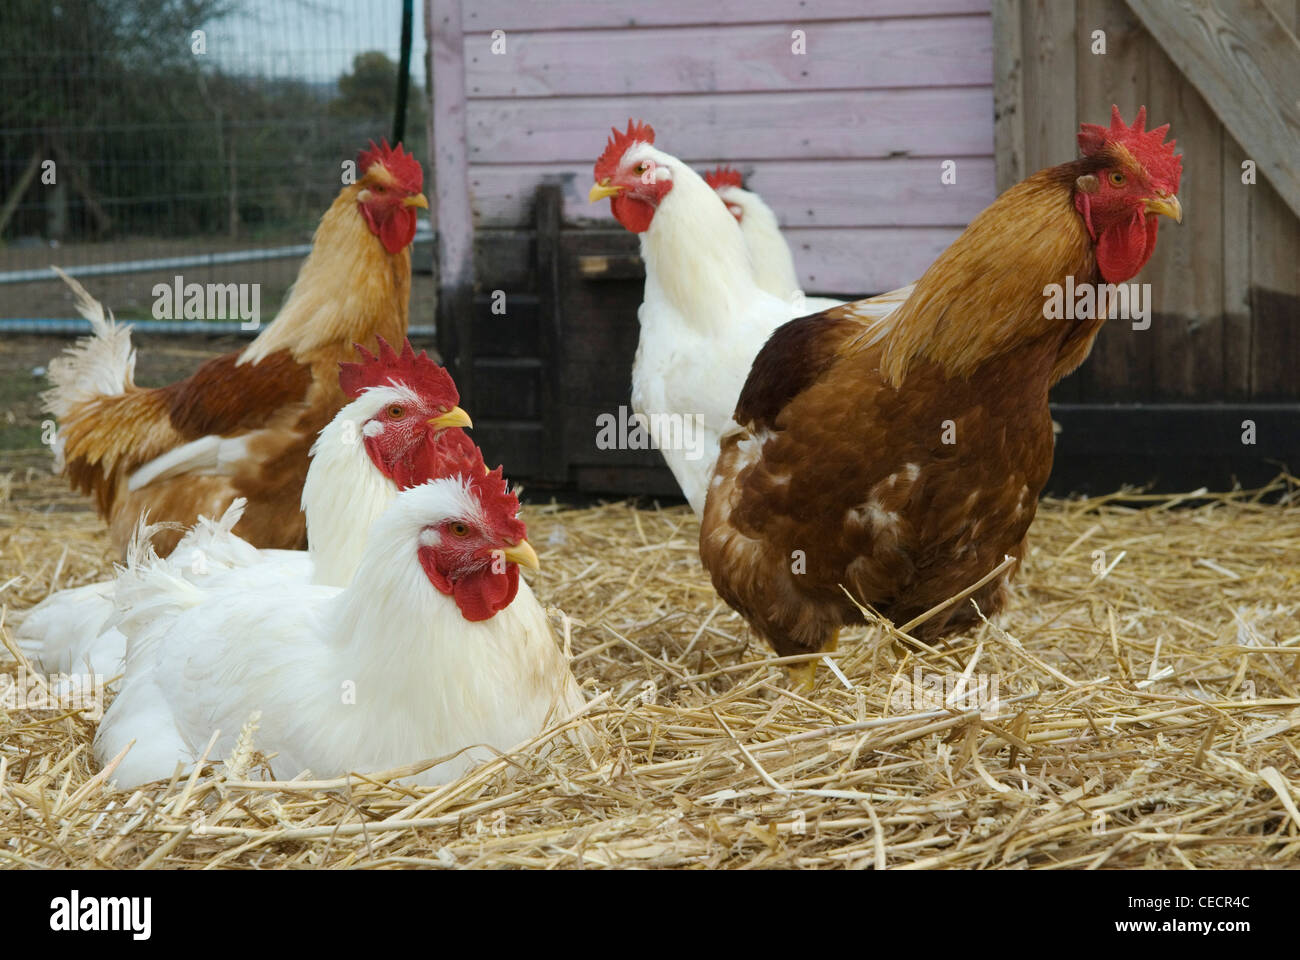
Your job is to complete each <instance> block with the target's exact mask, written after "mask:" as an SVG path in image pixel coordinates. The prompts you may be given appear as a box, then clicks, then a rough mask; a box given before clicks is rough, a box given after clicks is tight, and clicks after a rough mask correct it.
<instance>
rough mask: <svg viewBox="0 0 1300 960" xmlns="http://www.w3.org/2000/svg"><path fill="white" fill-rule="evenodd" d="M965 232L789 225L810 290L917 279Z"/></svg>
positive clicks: (886, 285) (878, 289) (861, 289)
mask: <svg viewBox="0 0 1300 960" xmlns="http://www.w3.org/2000/svg"><path fill="white" fill-rule="evenodd" d="M960 234H961V228H959V227H918V228H915V229H908V228H901V227H878V228H874V229H872V228H868V229H859V230H836V229H821V228H816V229H804V230H787V231H786V235H785V236H786V242H788V243H789V244H790V251H791V253H792V254H793V255H794V262H795V268H796V270H797V271H798V273H799V281H800V283H802V284H803V287H804V290H805V291H806V292H808V293H845V294H860V293H884V292H885V291H886V290H893V289H895V288H896V287H901V286H903V285H904V284H906V283H911V282H912V281H913V280H915V279H916V278H917V277H919V276H920V275H921V274H922V273H924V272H925V269H926V268H927V267H928V266H930V264H931V263H933V262H934V261H935V258H937V257H938V256H939V254H941V253H942V252H943V251H944V250H946V249H947V248H948V246H949V244H951V243H952V242H953V241H954V240H956V239H957V237H958V236H959V235H960Z"/></svg>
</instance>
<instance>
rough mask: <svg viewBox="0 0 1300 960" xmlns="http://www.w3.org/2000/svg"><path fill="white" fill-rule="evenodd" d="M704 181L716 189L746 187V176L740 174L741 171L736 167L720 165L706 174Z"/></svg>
mask: <svg viewBox="0 0 1300 960" xmlns="http://www.w3.org/2000/svg"><path fill="white" fill-rule="evenodd" d="M704 182H705V183H707V184H708V185H709V186H711V187H712V188H713V189H714V190H719V189H721V188H722V187H740V188H742V189H743V188H744V186H745V178H744V177H742V176H741V175H740V171H739V170H737V169H736V168H735V167H725V166H719V167H715V168H714V169H712V170H710V171H709V172H708V173H706V174H705V175H704Z"/></svg>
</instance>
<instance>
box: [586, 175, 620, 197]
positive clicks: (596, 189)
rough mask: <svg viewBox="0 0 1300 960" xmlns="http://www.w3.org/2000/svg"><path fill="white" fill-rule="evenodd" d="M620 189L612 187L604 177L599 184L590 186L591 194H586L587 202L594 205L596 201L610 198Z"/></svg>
mask: <svg viewBox="0 0 1300 960" xmlns="http://www.w3.org/2000/svg"><path fill="white" fill-rule="evenodd" d="M622 189H623V188H622V187H619V186H614V185H613V184H611V183H610V182H609V178H608V177H606V178H605V179H604V180H602V181H600V183H593V184H592V185H591V192H590V193H588V194H587V202H588V203H595V202H596V201H597V200H604V199H605V198H606V197H612V196H614V195H616V194H618V193H619V192H620V191H622Z"/></svg>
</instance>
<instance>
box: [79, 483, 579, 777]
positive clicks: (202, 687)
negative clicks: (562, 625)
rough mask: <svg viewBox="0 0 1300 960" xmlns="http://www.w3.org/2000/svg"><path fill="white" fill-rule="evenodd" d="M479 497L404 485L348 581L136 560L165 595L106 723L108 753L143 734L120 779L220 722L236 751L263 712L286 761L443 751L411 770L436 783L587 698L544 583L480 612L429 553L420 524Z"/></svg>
mask: <svg viewBox="0 0 1300 960" xmlns="http://www.w3.org/2000/svg"><path fill="white" fill-rule="evenodd" d="M471 499H472V498H471V494H470V493H469V492H468V491H467V490H466V488H465V485H464V483H463V481H461V480H459V479H443V480H437V481H434V482H432V483H429V484H425V485H423V486H420V487H415V488H412V489H411V490H407V491H405V492H403V493H401V494H399V495H398V496H397V498H396V500H395V501H394V503H393V505H392V507H391V508H390V509H389V510H388V511H387V512H386V513H385V514H384V515H383V517H382V518H381V519H380V520H379V521H378V522H377V523H376V524H375V527H374V529H373V531H372V536H371V538H370V542H369V543H368V545H367V547H366V550H365V554H364V557H363V558H362V561H361V564H360V566H359V568H358V570H357V573H356V576H355V578H354V580H353V582H352V584H351V585H350V586H349V587H346V588H339V587H327V586H321V585H315V584H306V583H295V584H275V585H271V586H263V587H262V588H260V589H259V588H257V587H255V586H251V585H240V586H239V587H237V588H234V587H231V588H227V587H222V586H221V585H219V584H209V585H207V586H206V587H204V588H202V589H199V588H195V587H194V585H193V584H190V583H188V582H186V581H184V580H183V579H179V578H176V577H175V576H173V575H171V574H170V573H169V571H167V570H166V569H164V568H159V567H152V568H142V569H141V570H140V571H139V572H137V573H135V574H132V576H133V577H134V580H132V581H130V583H129V584H127V585H124V586H123V589H126V590H128V591H137V592H138V591H140V590H153V591H154V592H155V594H156V598H155V599H154V601H153V606H152V608H150V607H148V606H147V605H146V604H145V603H144V602H142V601H141V599H140V598H138V597H137V598H135V599H132V600H131V601H130V605H131V608H132V610H133V611H134V613H133V617H132V619H131V621H130V622H129V623H125V624H124V627H125V628H126V630H127V633H128V636H129V637H130V655H129V657H128V667H127V675H126V678H125V680H124V681H123V684H122V689H121V692H120V693H119V694H118V696H117V699H116V700H114V701H113V704H112V706H111V707H110V708H109V710H108V712H107V713H106V714H105V717H104V720H103V722H102V724H101V725H100V728H99V731H98V734H97V736H96V740H95V752H96V755H97V756H98V757H99V758H100V761H101V762H103V761H104V760H106V759H108V758H110V757H112V756H114V755H116V753H117V752H118V751H120V750H121V749H122V748H123V747H125V746H126V745H127V743H129V742H130V741H131V740H133V739H134V740H135V741H136V747H135V748H133V749H132V750H131V751H130V752H129V753H128V754H127V756H126V758H125V759H124V760H123V762H122V764H121V766H119V767H118V770H117V780H118V783H119V784H120V785H122V786H124V787H129V786H133V785H136V784H139V783H143V782H146V781H149V780H154V779H159V778H163V777H168V776H170V775H171V773H172V771H173V769H174V768H175V766H176V764H177V763H182V764H191V763H193V762H194V760H195V759H196V757H197V756H198V754H199V752H200V751H202V750H203V749H204V747H205V746H206V745H207V742H208V739H209V738H210V737H211V735H212V733H213V732H214V731H215V730H220V731H221V735H220V736H219V737H218V739H217V742H216V746H215V748H214V750H213V752H212V755H211V756H212V757H213V758H214V759H216V758H220V757H223V756H224V755H225V754H226V753H227V752H228V751H230V750H231V749H233V747H234V745H235V742H236V739H237V737H238V735H239V732H240V728H241V727H242V726H243V725H244V723H245V721H246V720H247V719H248V718H249V717H250V716H251V715H252V714H253V713H254V712H259V713H260V714H261V718H260V722H259V728H258V736H257V742H256V746H257V748H258V749H260V750H262V751H264V752H267V753H275V754H276V758H275V760H274V761H273V762H272V767H273V769H274V771H275V773H276V775H277V776H280V777H291V776H294V775H296V774H298V773H300V772H302V771H304V770H310V771H311V772H312V773H313V774H314V775H316V776H320V777H335V776H340V775H343V774H345V773H347V772H349V771H352V770H369V771H376V770H383V769H389V768H392V767H397V766H401V765H404V764H409V763H413V762H416V761H420V760H423V759H427V758H439V757H445V758H448V759H446V760H445V761H444V762H442V763H440V764H438V765H437V766H435V767H433V768H432V769H431V770H428V771H426V772H425V773H423V774H421V775H420V776H419V777H418V778H416V779H417V782H421V783H441V782H446V781H448V780H450V779H453V778H455V777H456V776H458V775H459V774H460V773H462V772H464V771H465V770H466V769H468V768H469V767H470V766H472V765H474V764H476V763H478V762H480V761H482V760H483V759H485V758H487V757H489V756H491V754H492V750H493V749H495V750H504V749H508V748H510V747H513V746H515V745H517V744H519V743H520V742H522V741H524V740H526V739H528V738H530V737H532V736H534V735H535V734H537V733H538V732H540V730H542V729H543V728H544V726H545V725H546V723H547V722H548V721H550V720H554V719H558V718H561V717H563V716H565V715H567V714H569V713H571V712H572V711H574V710H576V709H577V708H579V707H580V706H581V705H582V703H583V698H582V694H581V691H580V690H579V689H578V686H577V684H576V682H575V681H574V679H573V675H572V673H571V672H570V670H569V667H568V664H567V663H566V662H565V661H564V657H563V655H562V654H561V653H560V651H559V649H558V648H557V646H556V644H555V641H554V639H553V637H552V635H551V631H550V628H549V625H548V624H547V622H546V619H545V614H544V613H543V612H542V610H541V608H540V606H539V605H538V604H537V601H536V599H535V598H534V597H533V595H532V593H531V592H525V591H524V590H522V589H521V590H520V592H519V594H518V595H517V596H516V598H515V600H514V602H513V603H512V604H511V605H510V606H509V607H507V608H506V609H505V610H503V611H501V612H500V613H498V614H497V615H496V616H494V617H492V618H490V619H488V620H485V621H481V622H477V623H472V622H469V621H466V620H465V619H464V618H463V617H462V616H461V615H460V611H459V609H458V608H457V607H456V604H455V601H454V600H453V599H452V598H450V597H448V596H445V595H444V594H442V593H441V592H439V591H438V590H437V589H435V588H434V586H433V585H432V584H431V583H430V581H429V579H428V577H427V576H426V575H425V573H424V571H423V569H422V567H421V566H420V564H419V562H418V560H417V556H416V550H417V548H418V545H419V541H420V536H421V533H422V531H423V530H424V528H425V527H427V526H430V525H434V524H437V523H439V522H441V521H443V520H445V519H452V518H458V517H464V516H467V515H469V513H470V512H471V511H472V510H473V509H474V508H473V504H472V503H470V500H471ZM521 586H522V585H521ZM195 590H197V592H198V593H199V594H201V596H200V597H199V598H197V599H196V598H195V595H194V592H193V591H195Z"/></svg>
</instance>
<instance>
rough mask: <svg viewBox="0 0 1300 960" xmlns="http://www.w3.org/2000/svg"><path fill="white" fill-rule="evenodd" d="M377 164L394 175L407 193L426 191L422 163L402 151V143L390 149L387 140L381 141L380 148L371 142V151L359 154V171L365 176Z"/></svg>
mask: <svg viewBox="0 0 1300 960" xmlns="http://www.w3.org/2000/svg"><path fill="white" fill-rule="evenodd" d="M376 163H378V164H380V165H381V166H383V168H384V169H385V170H387V171H388V172H389V173H390V174H392V177H393V179H394V180H396V181H397V183H398V185H399V186H401V187H402V189H403V190H405V191H406V192H407V193H419V192H420V191H421V190H423V189H424V170H423V169H421V167H420V161H418V160H416V159H415V157H414V156H412V155H411V153H410V151H409V150H404V149H402V145H401V144H400V143H399V144H398V145H397V146H395V147H390V146H389V145H388V141H387V140H386V139H385V140H381V141H379V146H375V141H373V140H371V141H370V149H369V150H362V151H361V152H360V153H358V154H357V169H358V170H360V171H361V172H362V174H363V175H364V174H365V173H366V172H367V171H368V170H369V169H370V168H371V167H373V166H374V165H375V164H376Z"/></svg>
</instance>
